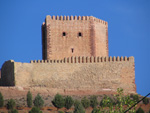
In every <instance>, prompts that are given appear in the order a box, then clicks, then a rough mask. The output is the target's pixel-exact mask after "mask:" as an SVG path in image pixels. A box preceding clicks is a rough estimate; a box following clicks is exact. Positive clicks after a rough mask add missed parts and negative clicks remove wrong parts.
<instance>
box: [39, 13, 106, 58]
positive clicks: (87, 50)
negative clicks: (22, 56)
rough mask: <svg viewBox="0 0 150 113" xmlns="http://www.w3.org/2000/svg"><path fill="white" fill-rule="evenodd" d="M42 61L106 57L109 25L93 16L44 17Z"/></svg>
mask: <svg viewBox="0 0 150 113" xmlns="http://www.w3.org/2000/svg"><path fill="white" fill-rule="evenodd" d="M42 52H43V53H42V55H43V59H44V60H50V59H52V60H54V59H58V60H60V59H63V58H65V57H71V56H104V57H106V56H108V23H107V22H106V21H103V20H101V19H98V18H95V17H93V16H82V17H81V16H78V17H77V16H74V17H73V16H52V17H51V16H49V15H48V16H46V19H45V22H43V24H42Z"/></svg>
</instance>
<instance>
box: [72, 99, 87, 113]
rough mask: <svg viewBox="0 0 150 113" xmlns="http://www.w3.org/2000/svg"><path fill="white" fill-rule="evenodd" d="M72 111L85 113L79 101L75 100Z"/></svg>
mask: <svg viewBox="0 0 150 113" xmlns="http://www.w3.org/2000/svg"><path fill="white" fill-rule="evenodd" d="M74 107H75V108H74V112H73V113H85V110H84V108H83V106H82V104H81V103H80V101H78V100H76V101H75V103H74Z"/></svg>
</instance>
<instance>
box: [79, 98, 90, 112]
mask: <svg viewBox="0 0 150 113" xmlns="http://www.w3.org/2000/svg"><path fill="white" fill-rule="evenodd" d="M81 103H82V106H83V107H84V108H85V109H87V108H88V107H89V106H90V101H89V99H87V98H86V97H83V98H82V100H81Z"/></svg>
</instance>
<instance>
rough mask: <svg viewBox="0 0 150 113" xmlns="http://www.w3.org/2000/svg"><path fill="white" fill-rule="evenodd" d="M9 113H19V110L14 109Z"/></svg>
mask: <svg viewBox="0 0 150 113" xmlns="http://www.w3.org/2000/svg"><path fill="white" fill-rule="evenodd" d="M8 113H18V110H16V109H12V110H11V111H8Z"/></svg>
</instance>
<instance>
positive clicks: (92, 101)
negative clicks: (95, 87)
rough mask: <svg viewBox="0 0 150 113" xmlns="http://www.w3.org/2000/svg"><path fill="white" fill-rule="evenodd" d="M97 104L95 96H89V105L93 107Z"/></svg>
mask: <svg viewBox="0 0 150 113" xmlns="http://www.w3.org/2000/svg"><path fill="white" fill-rule="evenodd" d="M97 105H98V101H97V96H95V95H93V96H91V97H90V106H91V107H92V108H95V107H96V106H97Z"/></svg>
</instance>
